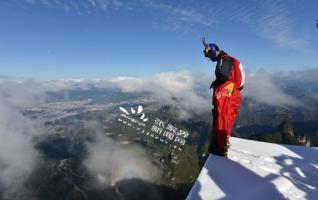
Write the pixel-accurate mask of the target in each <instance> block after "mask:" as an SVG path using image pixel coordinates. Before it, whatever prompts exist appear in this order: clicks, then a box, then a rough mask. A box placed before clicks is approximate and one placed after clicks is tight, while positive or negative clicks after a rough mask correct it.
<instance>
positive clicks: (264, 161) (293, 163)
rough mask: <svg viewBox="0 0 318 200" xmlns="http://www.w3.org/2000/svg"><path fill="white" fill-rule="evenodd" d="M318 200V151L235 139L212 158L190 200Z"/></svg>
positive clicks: (206, 163)
mask: <svg viewBox="0 0 318 200" xmlns="http://www.w3.org/2000/svg"><path fill="white" fill-rule="evenodd" d="M212 199H235V200H239V199H241V200H248V199H253V200H254V199H257V200H263V199H264V200H268V199H271V200H272V199H318V148H311V147H301V146H294V145H278V144H271V143H266V142H257V141H251V140H245V139H239V138H233V137H232V138H231V147H230V149H229V157H228V158H224V157H220V156H215V155H210V156H209V157H208V159H207V161H206V162H205V165H204V167H203V168H202V170H201V172H200V174H199V176H198V178H197V180H196V182H195V183H194V185H193V187H192V189H191V191H190V193H189V194H188V197H187V200H212Z"/></svg>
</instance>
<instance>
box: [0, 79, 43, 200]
mask: <svg viewBox="0 0 318 200" xmlns="http://www.w3.org/2000/svg"><path fill="white" fill-rule="evenodd" d="M31 84H32V83H31V82H28V81H26V84H25V85H23V84H19V83H16V82H12V81H9V82H8V81H5V82H4V81H2V82H0V138H1V139H0V188H1V189H2V190H3V191H4V193H3V195H4V196H3V197H4V198H5V199H7V198H10V199H11V198H13V199H19V197H18V196H16V195H22V194H21V192H22V191H23V184H24V181H25V180H26V179H27V178H28V176H29V175H30V173H31V172H32V171H33V169H34V167H35V166H36V164H37V162H38V160H39V156H38V153H37V151H36V150H35V148H34V143H33V139H34V137H35V136H37V135H39V134H41V133H42V130H41V128H40V126H38V125H37V124H36V123H35V122H33V121H31V120H30V119H28V118H26V117H24V116H23V115H22V113H21V108H22V107H23V106H27V105H31V104H33V103H36V102H40V101H41V100H40V99H42V98H41V97H40V92H39V91H38V92H34V89H36V85H33V86H35V87H33V88H32V89H31V88H29V86H30V85H31ZM17 191H19V193H17Z"/></svg>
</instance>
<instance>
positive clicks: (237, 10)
mask: <svg viewBox="0 0 318 200" xmlns="http://www.w3.org/2000/svg"><path fill="white" fill-rule="evenodd" d="M317 7H318V2H317V1H315V0H308V1H305V0H299V1H296V0H277V1H274V0H265V1H257V0H245V1H242V0H241V1H238V0H235V1H234V0H233V1H220V0H211V1H203V0H175V1H169V0H162V1H159V0H157V1H155V0H131V1H124V0H2V1H1V2H0V76H8V77H23V78H25V77H27V78H28V77H29V78H39V79H57V78H103V79H104V78H105V79H108V78H111V77H118V76H125V77H127V76H129V77H130V76H133V77H144V76H151V75H154V74H157V73H161V72H169V71H180V70H189V71H191V72H194V73H196V72H203V73H207V74H208V73H211V74H213V72H214V66H215V64H213V63H211V62H210V61H208V60H207V59H206V58H205V57H204V56H203V52H202V50H203V47H202V43H201V38H202V37H205V38H206V39H207V40H208V41H209V42H215V43H217V44H218V45H219V46H220V48H221V49H223V50H225V51H226V52H228V53H229V54H231V55H233V56H234V57H237V58H238V59H240V61H241V63H242V64H243V66H244V67H245V68H246V69H248V70H250V71H256V70H258V69H265V70H267V71H271V72H276V71H286V70H287V71H288V70H302V69H310V68H318V29H317V27H316V20H317V19H318V15H317V10H316V8H317Z"/></svg>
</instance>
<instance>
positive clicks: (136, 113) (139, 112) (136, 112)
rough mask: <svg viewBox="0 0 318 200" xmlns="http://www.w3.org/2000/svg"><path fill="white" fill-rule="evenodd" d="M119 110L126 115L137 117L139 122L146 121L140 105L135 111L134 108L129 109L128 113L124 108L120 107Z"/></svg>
mask: <svg viewBox="0 0 318 200" xmlns="http://www.w3.org/2000/svg"><path fill="white" fill-rule="evenodd" d="M119 109H120V110H121V111H122V112H123V113H125V114H126V115H133V116H137V117H139V118H140V120H142V121H144V122H146V121H148V118H145V117H146V115H145V113H144V112H143V110H144V109H143V107H142V105H139V106H138V107H137V109H135V108H134V107H130V112H128V110H127V109H125V108H123V107H121V106H120V107H119Z"/></svg>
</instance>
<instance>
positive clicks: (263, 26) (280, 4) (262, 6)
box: [225, 0, 309, 52]
mask: <svg viewBox="0 0 318 200" xmlns="http://www.w3.org/2000/svg"><path fill="white" fill-rule="evenodd" d="M293 3H295V2H291V1H273V0H266V1H259V2H256V1H255V2H253V4H251V5H253V6H251V5H249V4H244V5H241V4H235V5H234V6H233V9H232V11H231V12H232V13H233V14H232V15H230V16H229V19H231V20H234V21H239V22H241V23H243V24H246V25H248V26H249V27H250V28H251V29H252V30H254V31H255V33H256V34H257V35H259V36H260V37H263V38H265V39H267V40H269V41H271V42H273V43H274V44H276V45H278V46H280V47H286V48H289V49H294V50H297V51H301V52H308V51H309V44H308V42H307V40H306V39H305V37H304V36H303V31H301V30H300V29H299V27H300V26H297V24H296V23H295V20H293V16H292V13H290V12H289V8H290V4H293ZM225 17H226V16H225Z"/></svg>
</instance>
